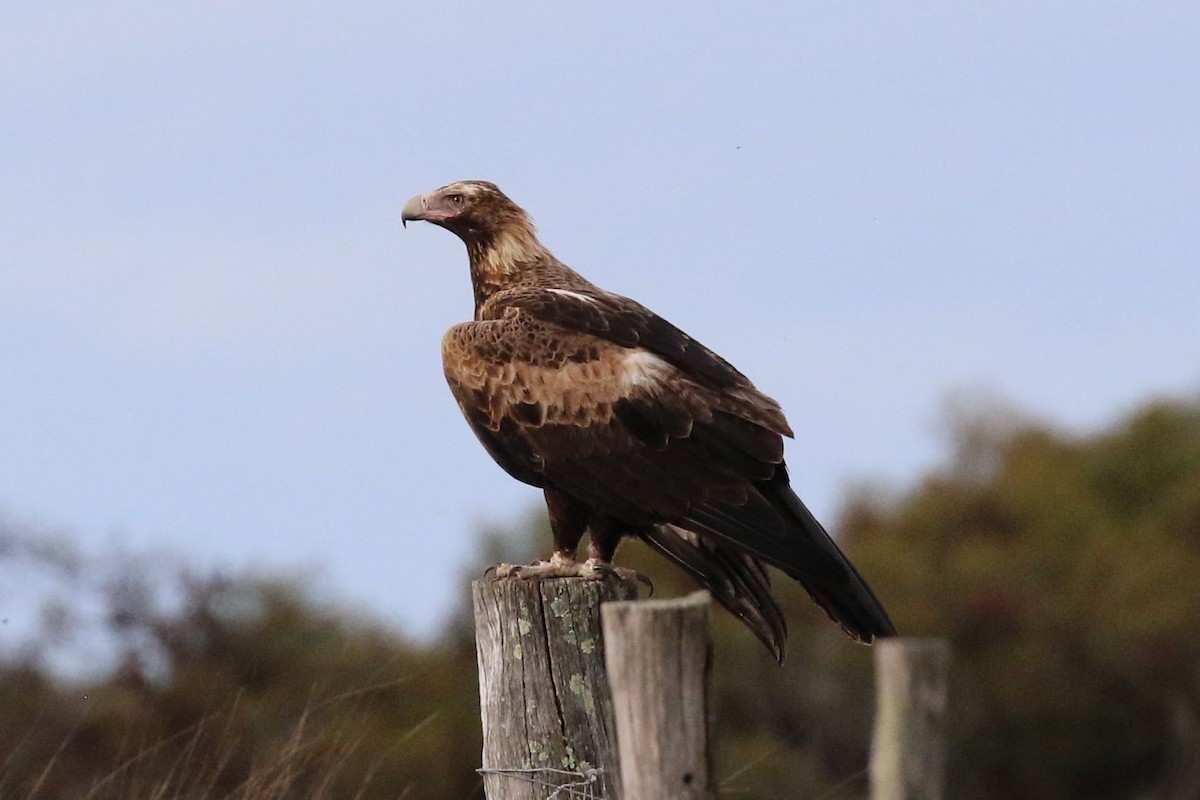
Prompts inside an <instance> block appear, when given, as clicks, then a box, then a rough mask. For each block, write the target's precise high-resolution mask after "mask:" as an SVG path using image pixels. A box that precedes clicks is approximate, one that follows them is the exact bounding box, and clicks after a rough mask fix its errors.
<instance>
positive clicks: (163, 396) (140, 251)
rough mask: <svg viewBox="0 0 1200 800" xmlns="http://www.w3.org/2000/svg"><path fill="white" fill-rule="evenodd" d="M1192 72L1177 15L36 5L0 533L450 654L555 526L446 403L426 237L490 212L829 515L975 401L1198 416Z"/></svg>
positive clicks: (438, 281) (6, 339)
mask: <svg viewBox="0 0 1200 800" xmlns="http://www.w3.org/2000/svg"><path fill="white" fill-rule="evenodd" d="M1197 41H1200V6H1197V5H1196V4H1194V3H1182V2H1181V3H1140V4H1115V3H1059V4H1053V5H1052V6H1051V5H1049V4H1039V3H1010V2H1005V3H973V4H960V3H906V4H899V3H896V4H866V3H749V4H719V5H718V4H708V5H704V4H696V3H637V4H633V3H605V4H564V3H551V2H529V3H523V4H519V5H518V4H496V3H491V4H466V3H462V4H458V3H436V4H435V3H383V2H363V3H355V4H338V5H337V6H336V7H335V6H333V5H332V4H328V5H321V4H314V3H268V2H254V1H253V0H251V1H248V2H241V3H236V4H235V3H213V2H190V1H189V0H178V2H171V3H161V2H120V3H105V4H101V3H83V2H38V3H32V2H15V3H14V2H9V3H6V4H5V8H4V10H3V11H0V107H2V108H4V109H5V122H4V124H3V125H0V153H2V154H3V158H0V187H3V188H2V190H0V387H2V388H0V514H3V515H4V517H5V518H7V519H9V520H10V521H17V522H19V523H30V524H33V525H40V526H46V527H50V528H54V529H58V530H62V531H65V532H66V533H67V534H68V535H70V536H73V537H75V538H77V539H78V540H80V541H81V542H83V543H84V545H85V546H86V547H88V548H93V549H95V550H97V551H98V550H99V549H102V548H104V547H107V546H109V545H111V544H112V543H117V544H119V545H121V546H123V547H126V548H129V549H131V550H135V551H137V550H142V549H166V550H172V551H176V552H180V553H182V554H184V555H186V556H187V557H188V558H189V559H191V560H193V561H194V562H196V563H199V564H215V565H228V566H230V567H234V568H240V567H244V566H253V567H255V568H259V569H263V570H266V571H279V572H288V573H296V572H300V573H304V574H309V575H312V576H314V580H315V581H316V583H317V584H318V585H319V586H321V587H322V588H323V590H324V591H326V592H327V593H328V594H330V595H331V596H334V597H338V598H341V599H343V600H344V601H346V602H348V603H352V604H356V605H359V606H362V607H368V608H370V609H372V610H373V611H374V612H375V613H377V614H379V615H380V616H382V617H384V618H386V619H389V620H392V621H394V622H397V623H399V624H401V625H402V626H403V627H404V629H405V630H408V631H412V632H415V633H425V632H429V631H431V630H433V629H434V628H435V626H436V624H437V622H438V621H439V620H440V619H441V617H442V615H443V614H444V613H445V612H446V610H447V608H448V605H449V603H450V602H451V600H452V598H453V597H454V595H455V593H456V592H457V591H458V589H459V583H460V582H461V580H462V575H463V571H462V570H463V568H464V566H466V565H470V564H472V563H473V560H474V559H473V556H472V544H473V542H474V539H475V532H476V530H477V529H478V527H479V526H480V524H482V523H484V522H489V521H503V520H512V519H515V518H517V517H519V516H520V514H521V513H522V512H523V511H524V510H525V509H526V508H527V507H528V506H529V505H530V504H532V503H534V502H535V501H536V500H537V499H538V494H537V492H536V491H534V490H531V489H528V488H527V487H523V486H521V485H519V484H517V483H515V482H513V481H512V480H511V479H509V478H508V477H507V476H506V475H504V474H503V473H502V472H501V471H500V470H499V469H498V468H496V467H495V466H494V465H492V463H491V462H490V460H489V459H488V458H487V456H486V455H485V454H484V453H483V451H482V449H481V448H479V446H478V445H477V443H476V442H475V440H474V438H473V436H472V435H471V434H470V432H469V431H468V429H467V427H466V425H465V424H464V423H463V422H462V420H461V419H460V417H459V414H458V411H457V409H456V408H455V406H454V403H453V401H452V400H451V398H450V396H449V393H448V391H447V390H446V388H445V385H444V382H443V379H442V376H441V366H440V361H439V350H438V345H439V341H440V338H441V335H442V332H443V331H444V330H445V329H446V328H447V327H449V326H450V325H451V324H453V323H455V322H457V321H459V320H461V319H465V318H467V317H468V316H469V315H470V313H471V293H470V288H469V285H468V278H467V270H466V257H465V253H464V252H463V249H462V246H461V245H460V244H459V242H458V241H457V240H455V239H454V238H453V237H452V236H450V235H449V234H447V233H445V232H444V231H440V230H437V229H435V228H432V227H430V226H422V225H416V226H410V227H409V229H408V230H407V231H404V230H402V229H401V227H400V225H399V211H400V207H401V206H402V205H403V203H404V201H405V200H406V199H407V198H408V197H409V196H411V195H412V194H415V193H417V192H420V191H425V190H427V189H431V188H434V187H436V186H439V185H441V184H444V183H447V182H449V181H452V180H457V179H463V178H485V179H490V180H493V181H496V182H497V183H499V184H500V186H501V187H502V188H504V189H505V190H506V191H507V192H508V193H509V194H510V195H511V196H512V197H513V198H514V199H515V200H516V201H517V202H518V203H520V204H522V205H523V206H525V207H526V208H527V209H528V210H529V211H530V213H531V214H532V215H533V216H534V217H535V219H536V220H537V222H538V223H539V226H540V229H541V231H542V233H543V239H544V241H545V242H546V243H547V244H548V245H549V246H550V247H551V248H552V249H553V250H554V251H555V252H556V254H557V255H559V256H560V257H561V258H562V259H563V260H564V261H566V262H567V263H569V264H571V265H572V266H574V267H575V268H576V269H578V270H579V271H581V272H583V273H584V274H585V275H587V276H588V277H589V278H591V279H592V280H594V281H595V282H597V283H599V284H601V285H603V286H605V287H607V288H609V289H611V290H614V291H618V292H621V293H624V294H628V295H631V296H634V297H636V298H638V299H639V300H641V301H642V302H643V303H645V304H647V305H649V306H650V307H652V308H654V309H656V310H657V311H659V313H661V314H662V315H663V316H666V317H667V318H668V319H671V320H672V321H674V322H675V323H677V324H679V325H680V326H681V327H683V328H685V329H686V330H688V331H689V332H690V333H692V334H693V335H695V336H696V337H697V338H699V339H701V340H702V341H704V342H705V343H706V344H708V345H709V346H711V347H713V348H714V349H716V350H718V351H719V352H721V353H722V354H723V355H725V356H726V357H727V358H729V359H730V360H731V361H733V362H734V363H735V364H737V365H738V366H739V367H740V368H741V369H742V370H743V371H744V372H746V373H747V374H748V375H750V376H751V378H753V379H754V380H755V382H756V383H757V384H758V385H759V386H760V388H762V389H763V390H764V391H766V392H767V393H769V394H771V395H773V396H775V397H777V398H778V399H779V400H780V401H781V402H782V404H783V406H784V408H785V410H786V411H787V412H788V416H789V419H790V420H791V422H792V427H793V428H795V430H796V432H797V439H796V441H795V442H793V443H791V444H790V446H789V450H788V453H789V463H790V465H791V468H792V473H793V479H794V483H795V484H796V485H797V487H798V489H799V491H800V493H801V495H802V496H803V497H805V498H806V499H808V500H809V502H810V504H811V505H812V506H813V507H814V510H815V511H817V513H818V515H819V516H822V517H824V518H826V519H833V518H834V517H835V515H836V511H837V508H838V504H839V501H840V498H842V497H843V496H844V492H845V491H846V489H847V487H849V486H851V485H854V484H855V483H858V482H862V481H876V480H878V481H885V482H893V483H900V482H903V481H905V480H909V479H912V478H913V477H915V476H916V475H917V474H919V471H920V470H921V469H922V468H924V467H927V466H929V465H930V464H932V463H934V462H935V461H936V459H937V457H938V454H939V452H941V447H942V443H941V441H940V439H939V437H938V420H939V419H940V418H941V415H942V411H941V409H942V407H943V405H944V403H945V398H946V397H947V395H948V394H953V393H956V392H964V391H965V392H968V393H969V392H974V391H981V390H982V391H991V392H997V393H1000V394H1002V395H1004V396H1007V397H1008V398H1011V400H1012V401H1013V402H1014V403H1016V404H1017V405H1018V406H1020V407H1023V408H1025V409H1028V410H1029V411H1031V412H1033V413H1035V414H1038V415H1041V416H1044V417H1047V418H1049V419H1052V420H1055V421H1057V422H1060V423H1061V424H1064V425H1068V426H1072V427H1075V428H1080V429H1083V428H1088V427H1092V426H1096V425H1101V424H1104V423H1106V422H1108V421H1111V420H1112V419H1114V418H1115V417H1116V416H1117V415H1118V414H1120V413H1121V412H1123V411H1125V410H1128V409H1130V408H1131V407H1133V406H1134V405H1136V404H1137V403H1139V402H1142V401H1144V400H1146V399H1148V398H1150V397H1152V396H1156V395H1161V394H1164V393H1169V394H1180V393H1195V392H1196V391H1197V390H1198V389H1200V359H1198V350H1200V347H1198V346H1200V313H1198V311H1200V264H1198V263H1197V254H1198V253H1200V147H1198V145H1197V142H1198V141H1200V82H1198V81H1197V79H1196V78H1197V75H1200V49H1198V48H1197V47H1196V42H1197ZM534 555H536V554H534V553H530V556H531V557H532V556H534ZM479 566H480V567H482V566H483V565H482V564H480V565H479ZM19 602H20V601H19V599H17V598H16V597H15V596H14V595H11V594H0V605H4V604H15V603H19ZM9 610H14V609H8V608H6V609H5V612H6V613H7V612H8V611H9Z"/></svg>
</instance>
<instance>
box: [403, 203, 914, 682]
mask: <svg viewBox="0 0 1200 800" xmlns="http://www.w3.org/2000/svg"><path fill="white" fill-rule="evenodd" d="M403 219H404V220H405V221H406V222H407V221H408V220H415V219H423V220H426V221H429V222H432V223H434V224H437V225H440V226H442V227H444V228H446V229H448V230H450V231H452V232H453V233H455V234H457V235H458V236H459V237H460V238H461V239H462V240H463V241H464V243H465V244H466V246H467V252H468V256H469V258H470V266H471V280H472V284H473V287H474V291H475V316H474V320H473V321H471V322H464V323H462V324H459V325H455V326H454V327H452V328H451V329H450V330H449V331H448V332H447V333H446V335H445V338H444V339H443V340H442V358H443V364H444V367H445V372H446V380H447V381H448V382H449V384H450V390H451V391H452V392H453V394H454V397H455V399H456V400H457V401H458V405H459V408H461V409H462V412H463V414H464V415H465V416H466V418H467V421H468V422H469V423H470V424H471V428H472V429H473V430H474V431H475V434H476V435H477V436H478V437H479V440H480V441H481V442H482V443H483V446H484V447H485V448H486V449H487V451H488V453H490V454H491V456H492V458H494V459H495V460H496V462H497V463H498V464H500V466H501V467H503V468H504V469H505V470H506V471H507V472H508V473H509V474H510V475H512V476H513V477H514V478H516V479H518V480H520V481H524V482H525V483H528V484H531V485H533V486H537V487H540V488H542V489H543V491H544V493H545V496H546V503H547V507H548V509H549V512H550V522H551V527H552V530H553V532H554V540H555V542H554V544H555V555H554V556H553V557H552V558H551V560H550V562H546V563H544V564H541V565H535V566H534V567H530V568H510V569H508V570H507V571H506V572H505V574H508V575H511V576H512V577H536V576H539V575H566V574H603V572H604V571H605V570H608V569H609V564H610V562H611V560H612V556H613V553H614V552H615V550H616V546H617V543H618V542H619V540H620V538H621V537H622V536H636V537H639V538H641V539H643V540H644V541H646V542H647V543H648V544H650V545H651V546H652V547H654V548H655V549H656V550H658V551H659V552H661V553H663V554H664V555H666V556H668V557H669V558H671V559H672V560H674V561H675V562H676V563H678V564H679V565H680V566H682V567H683V568H684V569H685V570H687V571H689V572H690V573H692V574H693V575H694V576H695V577H696V578H697V579H698V580H699V581H700V582H701V583H702V584H703V585H704V586H705V587H706V588H708V589H709V590H710V591H711V592H712V593H713V596H714V597H716V599H717V600H718V601H719V602H721V603H722V604H723V605H724V606H725V607H726V608H728V609H729V610H730V611H732V612H733V613H734V614H736V615H737V616H738V617H740V618H741V619H742V620H743V621H744V622H745V623H746V624H747V625H748V626H749V627H750V628H751V630H753V631H754V632H755V633H756V634H757V635H758V637H759V638H760V639H762V641H763V642H764V643H765V644H766V645H767V646H768V647H770V648H771V650H772V651H773V652H774V653H775V655H776V657H777V658H779V659H782V658H783V648H784V641H785V639H786V635H787V631H786V625H785V622H784V617H783V614H782V611H781V610H780V609H779V606H778V603H777V602H776V601H775V599H774V597H773V596H772V594H771V590H770V578H769V576H768V573H767V570H766V565H771V566H773V567H776V568H778V569H780V570H782V571H783V572H784V573H785V574H787V575H789V576H791V577H792V578H795V579H796V580H798V581H800V583H801V584H803V585H804V588H805V589H807V590H808V592H809V594H810V595H811V596H812V598H813V599H814V600H815V601H816V602H817V603H818V604H819V605H820V606H821V607H822V608H824V609H825V611H826V612H827V613H828V614H829V616H830V617H831V618H832V619H834V620H835V621H837V622H838V623H839V624H840V625H841V626H842V627H843V628H844V629H845V630H846V632H847V633H849V634H850V635H851V636H852V637H854V638H855V639H856V640H858V641H861V642H868V643H869V642H871V641H872V640H873V639H874V638H875V637H877V636H888V635H892V634H894V629H893V627H892V624H891V622H890V621H889V620H888V617H887V614H886V613H885V612H884V610H883V607H882V606H881V605H880V603H879V601H878V600H877V599H876V598H875V596H874V594H872V592H871V590H870V588H869V587H868V586H867V584H866V583H865V582H864V581H863V579H862V578H861V576H859V574H858V572H857V571H856V570H855V569H854V567H853V566H852V565H851V564H850V562H849V561H848V560H847V559H846V557H845V556H844V555H843V554H842V553H841V551H840V550H838V548H837V546H836V545H835V544H834V542H833V541H832V540H831V539H830V538H829V536H828V534H826V532H825V530H824V528H822V527H821V525H820V523H818V522H817V521H816V519H814V518H813V516H812V514H810V513H809V511H808V509H807V508H805V506H804V504H803V503H802V502H801V501H800V499H799V498H798V497H796V495H795V494H794V493H793V492H792V490H791V487H790V486H789V485H788V475H787V468H786V466H785V464H784V460H783V437H785V436H788V437H790V436H791V435H792V432H791V429H790V428H789V427H788V423H787V420H786V419H784V416H783V412H782V411H781V410H780V408H779V404H778V403H776V402H775V401H774V400H772V399H771V398H770V397H767V396H766V395H764V394H763V393H761V392H760V391H758V389H756V388H755V387H754V385H753V384H752V383H751V382H750V381H749V380H748V379H747V378H746V377H745V376H744V375H742V374H741V373H740V372H738V371H737V370H736V369H734V368H733V366H731V365H730V364H729V363H728V362H727V361H725V360H724V359H722V358H721V357H720V356H718V355H717V354H716V353H714V352H712V351H711V350H709V349H708V348H707V347H705V346H704V345H702V344H700V343H699V342H697V341H696V340H695V339H692V338H691V337H690V336H688V335H687V334H686V333H684V332H682V331H680V330H679V329H678V328H676V327H675V326H674V325H672V324H670V323H669V322H667V321H666V320H664V319H662V318H661V317H659V316H657V315H656V314H654V313H653V312H651V311H649V310H648V309H646V308H645V307H643V306H641V305H639V304H638V303H636V302H634V301H633V300H630V299H628V298H626V297H622V296H620V295H616V294H612V293H611V292H606V291H604V290H603V289H600V288H599V287H597V286H595V285H593V284H592V283H590V282H589V281H587V280H586V279H584V278H583V277H582V276H580V275H579V274H578V273H576V272H574V271H573V270H571V269H570V268H569V267H567V266H566V265H564V264H563V263H562V262H560V261H558V259H556V258H555V257H554V256H553V255H552V254H551V253H550V252H549V251H548V250H546V248H545V247H543V246H542V244H541V243H540V242H539V241H538V239H537V236H536V234H535V232H534V228H533V224H532V222H531V221H530V220H529V217H528V216H527V215H526V214H525V212H524V211H523V210H521V209H520V208H519V207H518V206H517V205H515V204H514V203H513V202H512V201H511V200H509V199H508V198H507V197H506V196H505V195H504V194H503V193H502V192H500V190H499V189H498V188H497V187H496V186H495V185H494V184H491V183H487V182H485V181H463V182H459V183H452V184H449V185H447V186H444V187H442V188H441V189H438V190H436V191H434V192H430V193H428V194H425V195H419V196H417V197H414V198H413V199H412V200H410V201H409V202H408V203H407V204H406V205H405V207H404V213H403ZM585 530H588V531H590V533H591V544H590V545H589V559H588V561H587V562H585V563H584V564H582V565H580V564H576V563H575V561H574V557H575V552H576V549H577V547H578V544H579V541H580V539H581V537H582V535H583V533H584V531H585Z"/></svg>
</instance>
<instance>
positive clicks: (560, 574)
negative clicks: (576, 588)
mask: <svg viewBox="0 0 1200 800" xmlns="http://www.w3.org/2000/svg"><path fill="white" fill-rule="evenodd" d="M543 491H544V493H545V495H546V510H547V511H548V512H549V514H550V530H551V532H552V533H553V534H554V553H553V554H552V555H551V556H550V560H548V561H535V562H533V563H532V564H528V565H522V564H499V565H497V566H496V568H495V570H496V577H497V578H575V577H591V576H590V575H585V574H584V572H583V564H580V563H579V562H578V561H576V560H575V553H576V551H578V550H579V540H580V539H582V538H583V532H584V531H585V530H587V523H588V515H589V514H590V513H591V509H590V508H588V506H587V504H586V503H582V502H580V501H579V500H576V499H575V498H574V497H572V496H571V495H569V494H567V493H565V492H563V491H561V490H559V489H557V488H555V487H553V486H550V485H547V486H546V487H545V489H544V490H543Z"/></svg>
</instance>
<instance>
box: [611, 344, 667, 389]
mask: <svg viewBox="0 0 1200 800" xmlns="http://www.w3.org/2000/svg"><path fill="white" fill-rule="evenodd" d="M620 363H621V377H622V378H623V380H624V381H625V383H626V385H629V386H647V385H650V384H663V383H666V382H668V381H670V380H671V379H672V376H674V375H676V374H677V370H676V369H675V368H674V367H672V366H671V365H670V364H668V363H667V362H666V361H665V360H663V359H662V358H660V357H659V356H657V355H655V354H654V353H651V352H650V351H649V350H644V349H642V348H640V347H635V348H632V349H630V350H628V351H626V352H625V353H624V354H623V355H622V356H621V359H620Z"/></svg>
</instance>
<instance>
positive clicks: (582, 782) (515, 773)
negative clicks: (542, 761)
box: [475, 767, 604, 800]
mask: <svg viewBox="0 0 1200 800" xmlns="http://www.w3.org/2000/svg"><path fill="white" fill-rule="evenodd" d="M475 772H477V773H479V774H480V775H483V776H484V777H487V776H488V775H501V776H503V777H506V778H515V779H517V780H521V781H526V782H527V783H532V784H534V785H535V786H541V787H543V788H546V789H553V790H554V791H553V792H551V793H550V794H548V795H546V800H566V798H583V800H600V795H598V794H596V793H595V792H594V788H595V785H596V784H597V783H598V782H599V781H600V776H601V775H602V774H603V773H604V768H603V767H589V768H588V769H584V770H571V769H554V768H553V767H522V768H515V767H514V768H507V769H506V768H503V767H480V768H479V769H477V770H475ZM539 775H553V776H556V777H559V778H574V779H575V780H574V781H572V782H570V783H558V782H557V781H555V782H551V781H550V780H547V779H545V778H540V777H537V776H539ZM580 789H582V790H583V791H580Z"/></svg>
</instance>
